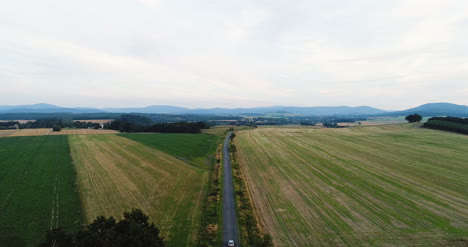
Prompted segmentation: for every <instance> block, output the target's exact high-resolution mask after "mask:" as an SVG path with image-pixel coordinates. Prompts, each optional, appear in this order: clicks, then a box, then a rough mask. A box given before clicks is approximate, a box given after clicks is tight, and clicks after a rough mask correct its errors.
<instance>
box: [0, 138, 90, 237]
mask: <svg viewBox="0 0 468 247" xmlns="http://www.w3.org/2000/svg"><path fill="white" fill-rule="evenodd" d="M69 152H70V149H69V146H68V138H67V136H36V137H7V138H0V222H1V224H0V246H37V244H38V243H40V242H41V241H42V240H43V238H44V237H45V232H46V231H47V230H49V229H50V228H52V227H54V228H56V227H61V228H62V229H64V230H65V231H67V232H75V231H78V230H79V229H80V226H81V224H82V213H81V206H80V199H79V194H78V193H77V186H76V184H75V181H76V180H75V173H74V169H73V165H72V161H71V157H70V153H69Z"/></svg>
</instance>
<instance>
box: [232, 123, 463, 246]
mask: <svg viewBox="0 0 468 247" xmlns="http://www.w3.org/2000/svg"><path fill="white" fill-rule="evenodd" d="M403 126H404V127H402V126H384V127H381V126H379V127H365V128H353V129H340V130H329V129H323V130H306V129H302V130H298V129H284V128H282V129H278V128H275V129H258V130H252V131H243V132H239V134H238V136H239V138H238V139H237V142H238V145H237V146H238V148H239V151H238V152H239V157H240V160H241V162H243V163H244V164H245V165H244V167H246V168H245V169H246V174H247V181H248V183H249V186H250V187H251V192H252V194H253V197H254V202H255V204H256V206H257V208H258V209H259V210H258V212H259V213H260V216H261V218H262V220H263V223H264V224H265V225H266V228H267V231H268V232H271V233H272V235H273V239H274V241H275V242H276V243H277V244H278V245H279V246H287V245H304V244H305V245H307V244H308V245H318V246H320V245H346V246H356V245H362V244H371V245H375V244H377V245H379V244H383V243H390V244H392V243H393V244H397V245H407V244H408V245H414V244H417V243H425V244H426V243H431V244H437V243H440V244H443V243H446V242H444V241H448V239H453V238H457V237H463V236H467V231H468V230H467V227H468V219H467V218H468V217H467V215H468V206H467V205H468V196H467V192H466V191H467V188H468V186H467V180H468V179H467V178H468V174H467V164H468V156H467V153H468V150H467V149H468V145H467V144H468V138H466V136H459V135H453V134H450V135H447V134H443V135H440V134H439V133H437V132H433V131H428V130H424V129H419V128H410V127H408V126H407V125H403ZM415 132H416V133H415ZM395 133H396V134H395ZM441 143H442V144H441ZM444 144H446V145H444ZM447 161H450V162H447ZM447 163H449V164H447ZM435 181H436V182H437V183H435ZM431 240H435V241H436V242H431ZM311 243H314V244H311Z"/></svg>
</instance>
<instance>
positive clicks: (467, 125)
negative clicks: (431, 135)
mask: <svg viewBox="0 0 468 247" xmlns="http://www.w3.org/2000/svg"><path fill="white" fill-rule="evenodd" d="M424 127H426V128H431V129H438V130H447V131H452V132H457V133H462V134H468V118H459V117H433V118H430V119H429V120H427V122H426V123H424Z"/></svg>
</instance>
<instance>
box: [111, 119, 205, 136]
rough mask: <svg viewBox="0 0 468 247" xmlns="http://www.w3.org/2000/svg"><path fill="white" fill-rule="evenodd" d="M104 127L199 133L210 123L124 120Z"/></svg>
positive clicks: (134, 130) (141, 130)
mask: <svg viewBox="0 0 468 247" xmlns="http://www.w3.org/2000/svg"><path fill="white" fill-rule="evenodd" d="M104 128H105V129H112V130H118V131H120V132H159V133H193V134H199V133H201V130H202V129H209V128H210V125H209V124H207V123H205V122H175V123H157V124H153V125H149V126H142V125H138V124H134V123H130V122H126V121H121V120H117V121H112V122H110V123H107V124H105V125H104Z"/></svg>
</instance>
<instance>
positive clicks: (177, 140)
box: [120, 133, 220, 168]
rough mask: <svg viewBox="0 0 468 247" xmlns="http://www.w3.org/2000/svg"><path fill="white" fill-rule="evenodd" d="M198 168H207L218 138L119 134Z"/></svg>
mask: <svg viewBox="0 0 468 247" xmlns="http://www.w3.org/2000/svg"><path fill="white" fill-rule="evenodd" d="M120 136H122V137H125V138H128V139H130V140H134V141H137V142H140V143H143V144H145V145H147V146H150V147H153V148H156V149H158V150H161V151H163V152H166V153H168V154H170V155H173V156H175V157H177V158H179V159H181V160H184V161H186V162H188V163H190V164H194V165H196V166H199V167H203V168H208V167H209V166H210V165H211V158H212V156H213V155H214V153H215V152H216V147H217V144H218V142H219V140H220V138H219V137H217V136H213V135H200V134H163V133H160V134H149V133H142V134H120Z"/></svg>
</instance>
